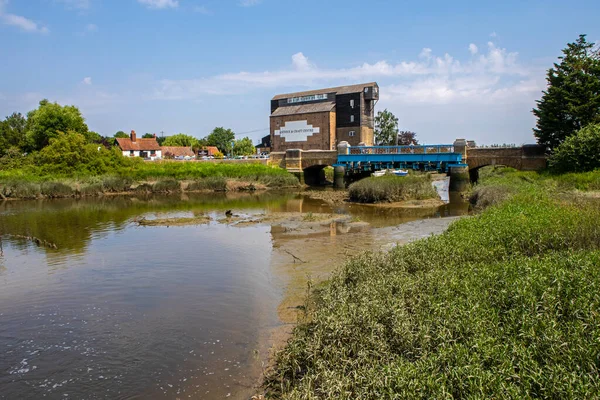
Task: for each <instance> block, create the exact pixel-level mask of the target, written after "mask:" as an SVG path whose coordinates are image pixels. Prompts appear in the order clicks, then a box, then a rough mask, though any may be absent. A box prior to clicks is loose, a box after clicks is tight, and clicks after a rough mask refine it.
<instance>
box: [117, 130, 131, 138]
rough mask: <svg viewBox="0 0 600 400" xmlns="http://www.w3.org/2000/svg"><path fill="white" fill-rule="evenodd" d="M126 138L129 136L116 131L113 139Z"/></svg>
mask: <svg viewBox="0 0 600 400" xmlns="http://www.w3.org/2000/svg"><path fill="white" fill-rule="evenodd" d="M128 137H129V135H128V134H126V133H125V132H123V131H118V132H117V133H115V139H125V138H128Z"/></svg>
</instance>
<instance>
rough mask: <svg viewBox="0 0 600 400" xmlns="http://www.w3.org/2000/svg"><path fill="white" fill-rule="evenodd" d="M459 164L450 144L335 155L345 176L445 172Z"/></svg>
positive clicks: (459, 156)
mask: <svg viewBox="0 0 600 400" xmlns="http://www.w3.org/2000/svg"><path fill="white" fill-rule="evenodd" d="M460 164H462V154H461V153H457V152H455V151H454V146H453V145H451V144H435V145H420V146H356V147H348V152H347V154H338V159H337V164H336V165H339V166H343V167H345V168H346V173H347V174H354V173H364V172H374V171H378V170H382V169H392V168H402V169H414V170H423V171H434V170H435V171H440V172H447V170H448V168H449V167H452V166H456V165H460Z"/></svg>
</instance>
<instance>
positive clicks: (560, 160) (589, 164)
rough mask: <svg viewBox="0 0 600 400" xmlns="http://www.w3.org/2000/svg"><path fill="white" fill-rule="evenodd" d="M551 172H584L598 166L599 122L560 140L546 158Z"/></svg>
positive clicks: (599, 157)
mask: <svg viewBox="0 0 600 400" xmlns="http://www.w3.org/2000/svg"><path fill="white" fill-rule="evenodd" d="M548 166H549V167H550V169H551V170H552V171H553V172H557V173H565V172H586V171H593V170H595V169H597V168H600V124H596V125H588V126H586V127H585V128H583V129H582V130H580V131H579V132H577V133H576V134H574V135H571V136H569V137H568V138H566V139H565V141H564V142H562V143H561V144H560V145H558V147H556V149H555V150H554V153H552V156H551V157H550V159H549V160H548Z"/></svg>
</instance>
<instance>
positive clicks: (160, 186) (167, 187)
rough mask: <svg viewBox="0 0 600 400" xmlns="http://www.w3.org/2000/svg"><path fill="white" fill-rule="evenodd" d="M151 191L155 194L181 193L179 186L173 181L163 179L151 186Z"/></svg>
mask: <svg viewBox="0 0 600 400" xmlns="http://www.w3.org/2000/svg"><path fill="white" fill-rule="evenodd" d="M152 191H153V192H155V193H163V192H166V193H174V192H180V191H181V184H180V183H179V181H176V180H175V179H164V180H160V181H158V182H156V183H155V184H154V185H152Z"/></svg>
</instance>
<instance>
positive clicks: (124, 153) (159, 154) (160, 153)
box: [123, 150, 162, 160]
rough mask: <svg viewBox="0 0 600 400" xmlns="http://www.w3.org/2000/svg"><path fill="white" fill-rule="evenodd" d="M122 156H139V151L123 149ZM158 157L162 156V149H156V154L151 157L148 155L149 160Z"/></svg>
mask: <svg viewBox="0 0 600 400" xmlns="http://www.w3.org/2000/svg"><path fill="white" fill-rule="evenodd" d="M148 153H150V152H149V151H148ZM123 156H124V157H139V156H140V152H139V151H137V150H134V151H133V154H131V151H125V150H123ZM160 158H162V150H156V155H155V156H153V157H150V159H151V160H156V159H160Z"/></svg>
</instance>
